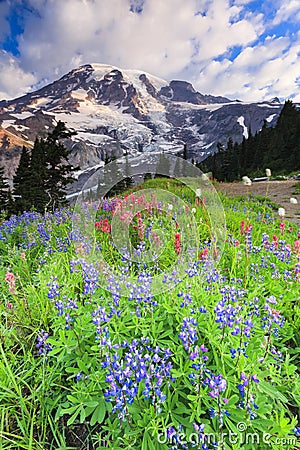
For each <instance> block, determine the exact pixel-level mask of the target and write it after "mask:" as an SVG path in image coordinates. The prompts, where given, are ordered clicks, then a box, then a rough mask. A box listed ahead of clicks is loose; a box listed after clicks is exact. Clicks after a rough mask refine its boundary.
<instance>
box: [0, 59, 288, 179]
mask: <svg viewBox="0 0 300 450" xmlns="http://www.w3.org/2000/svg"><path fill="white" fill-rule="evenodd" d="M281 108H282V105H281V104H280V102H279V101H278V99H273V100H271V101H270V102H263V103H243V102H240V101H238V100H234V101H233V100H230V99H227V98H225V97H215V96H212V95H203V94H201V93H199V92H197V91H195V89H194V88H193V86H192V85H191V84H190V83H188V82H185V81H178V80H173V81H171V82H170V83H168V82H167V81H164V80H161V79H159V78H157V77H155V76H153V75H150V74H147V73H143V72H139V71H136V70H122V69H118V68H116V67H113V66H107V65H103V64H88V65H84V66H82V67H79V68H77V69H74V70H72V71H71V72H69V73H68V74H66V75H64V76H63V77H62V78H60V79H59V80H57V81H55V82H53V83H51V84H49V85H47V86H45V87H43V88H41V89H39V90H37V91H35V92H31V93H29V94H27V95H25V96H23V97H20V98H17V99H14V100H10V101H5V100H2V101H0V164H2V165H4V166H5V168H6V173H7V175H8V177H12V175H13V173H14V171H15V168H16V166H17V164H18V159H19V155H20V151H21V148H22V145H23V144H26V145H27V146H28V147H30V146H32V145H33V142H34V139H35V137H36V136H37V135H40V136H43V135H45V134H46V133H47V131H48V130H49V129H51V128H53V127H54V126H55V124H56V122H57V121H58V120H61V121H63V122H65V123H66V125H67V127H68V128H71V129H74V130H76V131H77V135H76V136H73V138H72V140H70V141H68V142H65V145H66V146H67V147H68V148H70V149H72V163H73V164H74V165H76V166H78V165H79V166H80V168H81V170H82V171H89V170H90V169H91V168H92V167H99V166H101V164H103V161H104V160H105V158H107V157H108V158H110V157H111V156H115V157H117V158H118V157H120V156H122V155H124V154H128V155H137V154H139V153H141V152H143V153H145V156H146V154H147V153H148V152H157V151H159V152H161V151H166V152H171V153H174V154H178V153H180V152H182V150H183V146H184V144H187V148H188V154H189V158H190V159H192V158H194V159H195V160H202V159H204V158H205V156H206V155H207V154H209V153H211V152H214V151H215V150H216V148H217V143H218V142H220V143H222V144H224V145H226V143H227V140H228V138H229V137H232V139H233V140H234V141H238V142H240V141H241V140H242V138H243V136H246V137H247V135H248V133H249V130H250V129H251V131H252V133H255V132H256V131H257V130H259V129H260V128H261V127H262V124H263V122H264V120H267V121H268V122H269V123H270V124H272V123H275V121H276V118H277V116H278V114H279V113H280V110H281Z"/></svg>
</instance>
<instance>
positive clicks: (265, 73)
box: [0, 0, 300, 102]
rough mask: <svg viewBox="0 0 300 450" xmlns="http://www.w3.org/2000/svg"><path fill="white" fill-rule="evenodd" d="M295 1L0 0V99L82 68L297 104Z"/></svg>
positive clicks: (299, 60)
mask: <svg viewBox="0 0 300 450" xmlns="http://www.w3.org/2000/svg"><path fill="white" fill-rule="evenodd" d="M299 23H300V0H265V1H264V0H260V1H257V0H255V1H251V0H0V99H4V98H6V99H10V98H14V97H17V96H21V95H23V94H25V93H26V92H29V91H32V90H35V89H37V88H38V87H41V86H43V85H45V84H47V83H50V82H52V81H54V80H55V79H57V78H59V77H60V76H62V75H64V74H65V73H67V72H68V71H70V70H71V69H73V68H75V67H78V66H80V65H82V64H87V63H104V64H111V65H114V66H117V67H119V68H121V69H122V68H124V69H128V68H131V69H139V70H141V71H145V72H149V73H152V74H153V75H156V76H158V77H160V78H163V79H165V80H167V81H170V80H172V79H182V80H187V81H190V82H191V83H192V84H193V85H194V87H195V88H196V89H197V90H198V91H199V92H201V93H203V94H214V95H224V96H227V97H229V98H231V99H236V98H238V99H240V100H243V101H261V100H269V99H271V98H273V97H279V98H280V100H281V101H284V100H285V99H288V98H289V99H292V100H293V101H295V102H296V101H297V102H300V27H299Z"/></svg>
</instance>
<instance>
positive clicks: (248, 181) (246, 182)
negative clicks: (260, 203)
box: [242, 176, 252, 186]
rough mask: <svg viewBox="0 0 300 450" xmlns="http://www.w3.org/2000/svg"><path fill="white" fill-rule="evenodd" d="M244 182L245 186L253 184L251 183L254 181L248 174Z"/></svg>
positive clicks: (243, 179)
mask: <svg viewBox="0 0 300 450" xmlns="http://www.w3.org/2000/svg"><path fill="white" fill-rule="evenodd" d="M242 182H243V184H244V185H245V186H251V184H252V181H251V180H250V178H249V177H246V176H245V177H243V178H242Z"/></svg>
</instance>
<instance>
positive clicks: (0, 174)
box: [0, 167, 9, 212]
mask: <svg viewBox="0 0 300 450" xmlns="http://www.w3.org/2000/svg"><path fill="white" fill-rule="evenodd" d="M8 201H9V185H8V183H7V181H6V180H5V178H4V168H2V167H1V168H0V212H1V211H4V212H7V208H8Z"/></svg>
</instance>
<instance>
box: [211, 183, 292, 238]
mask: <svg viewBox="0 0 300 450" xmlns="http://www.w3.org/2000/svg"><path fill="white" fill-rule="evenodd" d="M296 183H297V181H295V180H286V181H269V182H267V181H260V182H256V183H252V185H251V186H244V184H243V183H216V184H215V188H216V190H217V191H220V192H222V193H224V194H226V195H228V197H232V196H239V195H245V196H248V195H253V196H262V197H268V198H269V199H270V200H272V201H273V202H275V203H277V204H278V205H280V206H282V207H283V208H284V209H285V211H286V219H287V220H290V221H292V222H295V223H296V224H297V225H298V227H299V229H300V195H299V194H298V195H295V194H293V192H294V190H295V186H296ZM291 197H294V198H296V199H297V200H298V204H296V205H293V204H291V203H290V198H291Z"/></svg>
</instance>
